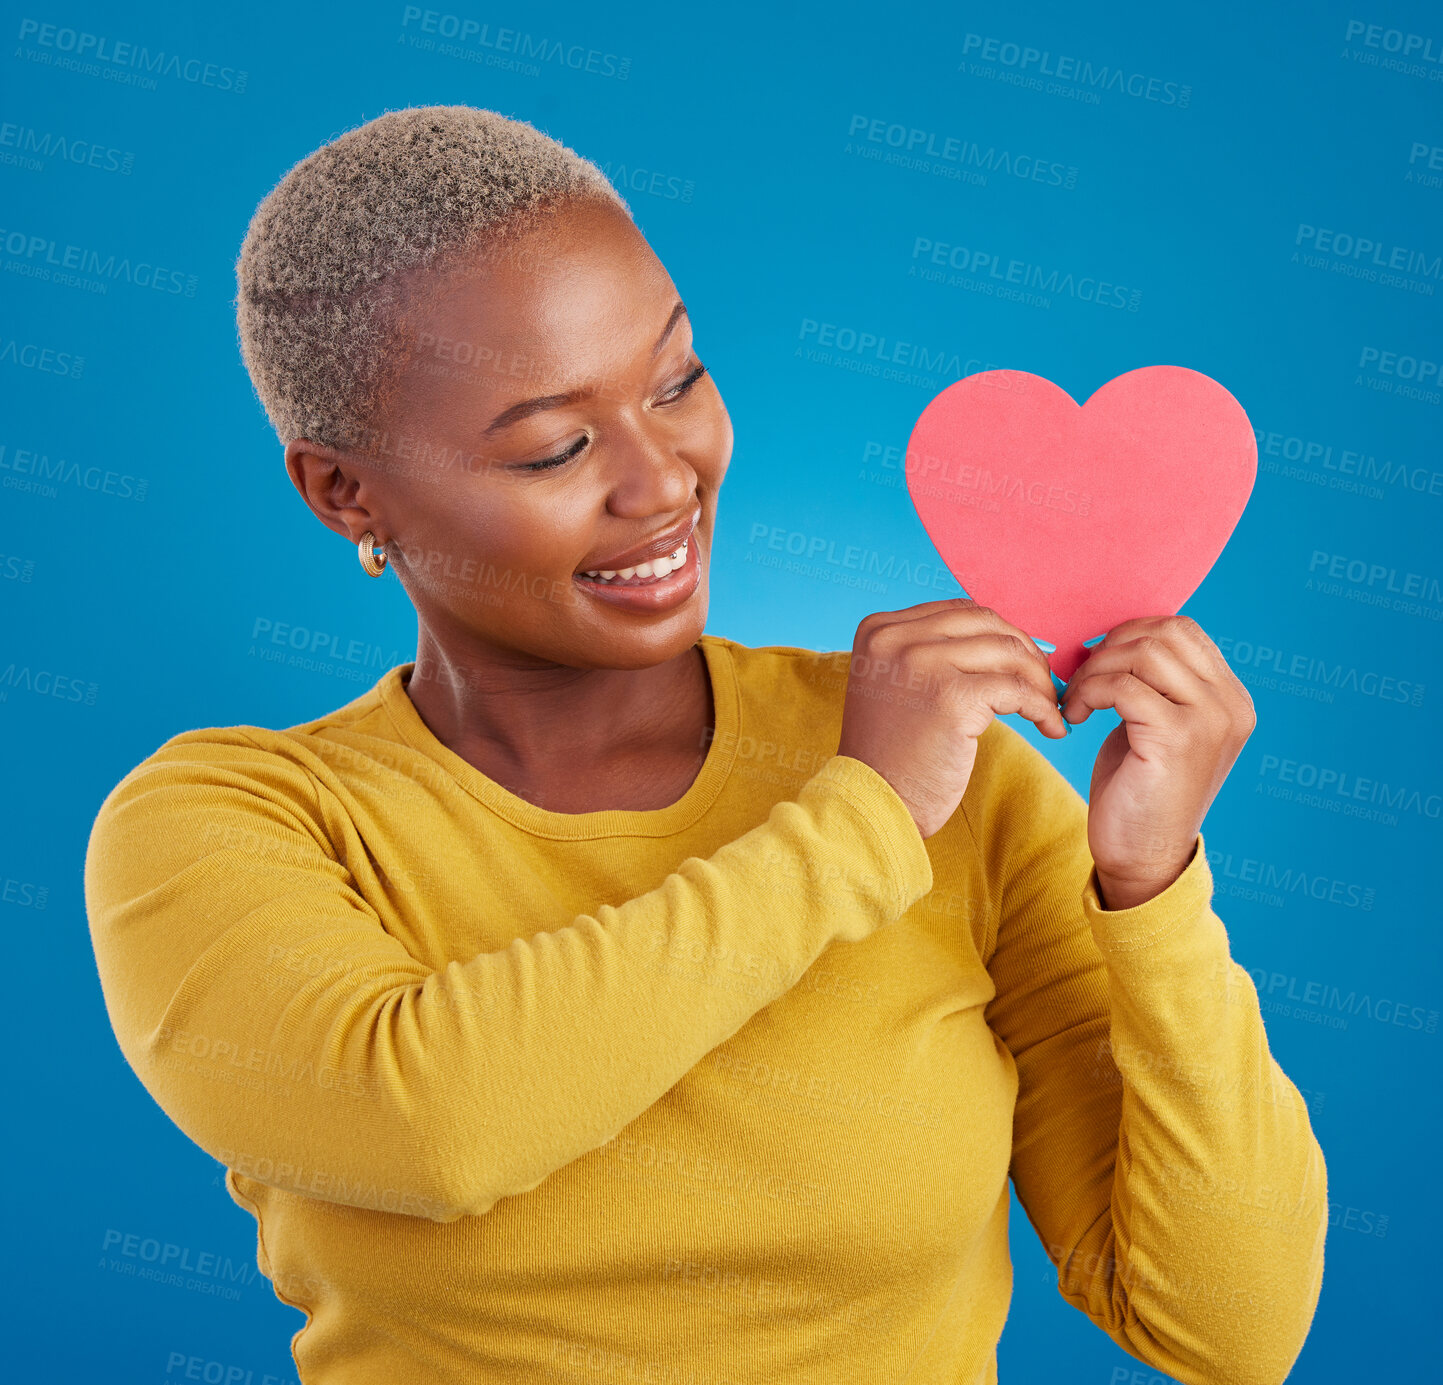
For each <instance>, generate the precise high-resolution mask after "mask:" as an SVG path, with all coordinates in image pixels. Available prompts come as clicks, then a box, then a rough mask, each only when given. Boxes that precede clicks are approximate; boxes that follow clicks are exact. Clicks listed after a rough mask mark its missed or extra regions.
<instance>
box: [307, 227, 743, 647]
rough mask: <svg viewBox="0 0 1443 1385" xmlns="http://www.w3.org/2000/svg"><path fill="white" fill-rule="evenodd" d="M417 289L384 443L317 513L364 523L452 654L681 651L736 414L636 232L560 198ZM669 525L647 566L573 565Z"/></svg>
mask: <svg viewBox="0 0 1443 1385" xmlns="http://www.w3.org/2000/svg"><path fill="white" fill-rule="evenodd" d="M421 287H422V289H423V291H422V292H420V293H418V294H416V295H415V297H414V299H413V301H412V304H411V306H410V308H409V309H407V310H406V311H405V314H404V324H405V330H406V333H407V336H408V340H409V343H410V350H409V352H408V355H407V364H406V367H405V369H404V371H403V373H402V374H401V375H400V376H399V377H398V380H397V389H396V392H395V399H394V402H392V403H391V404H390V406H389V407H388V408H387V410H386V413H385V418H384V422H383V430H384V435H385V437H386V439H387V443H386V446H385V447H384V448H380V449H377V450H375V451H374V453H373V458H372V464H370V465H364V464H363V465H360V466H351V467H349V468H347V467H345V466H342V468H341V469H340V470H341V472H342V473H344V472H346V471H349V477H346V476H345V475H344V474H343V475H342V476H341V477H340V479H339V480H334V481H333V482H332V484H334V485H339V486H340V487H341V489H340V490H339V491H334V492H332V493H331V499H332V500H333V501H334V500H337V499H339V500H342V501H345V502H348V503H347V504H340V505H337V507H336V510H335V513H334V516H333V517H332V518H331V519H328V520H327V522H328V523H330V524H331V527H333V528H340V529H342V530H343V531H344V532H346V533H347V535H348V537H350V538H351V539H352V540H353V541H354V540H356V539H359V537H360V535H361V533H362V532H363V531H364V530H365V529H367V528H370V529H372V530H373V531H374V532H375V533H376V536H377V542H378V543H380V544H382V545H383V546H384V548H385V551H386V554H387V557H388V559H389V560H390V563H391V565H392V566H393V567H394V568H395V570H396V573H397V575H398V577H399V578H400V580H401V581H402V583H403V584H404V585H405V588H406V591H407V593H408V594H409V596H410V598H411V600H412V602H413V603H414V604H415V606H416V611H417V614H418V617H419V619H420V621H421V623H422V626H423V627H424V628H425V629H426V630H427V631H429V633H430V635H431V636H432V637H433V638H434V639H435V640H436V641H437V642H439V644H440V645H441V647H442V649H443V650H445V651H446V652H447V653H448V654H449V655H450V656H451V658H452V659H453V660H455V661H457V662H459V663H465V662H466V659H467V657H468V655H470V654H472V653H474V654H475V655H476V656H479V657H488V656H489V657H499V658H501V659H503V660H506V661H508V662H512V663H516V662H520V663H522V664H528V663H531V662H532V661H535V662H537V663H552V664H562V665H567V666H571V667H577V668H642V667H649V666H651V665H653V664H657V663H660V662H662V661H664V660H667V659H670V658H674V657H677V656H678V655H680V654H682V653H684V652H685V651H686V650H687V649H688V648H690V646H691V645H693V644H694V643H695V642H696V641H697V639H698V638H699V637H700V635H701V633H702V631H703V629H704V627H705V624H706V612H707V597H708V586H707V569H708V559H709V557H710V554H711V546H712V533H713V528H714V524H715V518H716V504H717V492H718V490H719V489H720V487H721V483H722V479H723V477H724V476H725V474H726V469H727V465H728V463H729V461H730V459H731V450H732V428H731V420H730V418H729V417H728V416H727V411H726V408H725V406H724V405H723V404H722V400H721V396H720V394H719V393H718V392H717V388H716V385H715V384H714V383H713V381H712V379H711V377H710V376H709V375H708V374H707V373H706V372H705V370H704V368H703V366H702V362H701V359H700V357H699V356H698V355H697V353H696V351H695V349H694V346H693V341H692V324H691V319H690V317H689V316H688V314H687V312H686V310H685V309H684V308H683V307H681V306H680V299H679V295H678V294H677V291H676V287H675V285H674V284H673V283H672V281H671V278H670V276H669V275H668V274H667V272H666V270H665V269H663V268H662V265H661V263H660V261H658V259H657V258H656V256H655V255H654V254H653V253H652V250H651V248H650V246H648V245H647V243H646V240H645V239H644V238H643V237H642V235H641V233H640V232H639V231H638V230H637V229H636V227H635V225H634V224H633V223H632V222H631V221H630V220H629V219H628V218H627V217H626V216H625V215H624V213H622V212H620V211H618V210H614V209H611V208H609V207H605V206H602V205H598V204H593V203H586V202H582V203H572V204H569V205H567V206H566V207H564V208H562V209H560V210H558V211H557V212H555V213H553V214H551V215H549V216H548V217H547V219H546V220H545V221H544V222H543V223H542V224H541V225H540V226H538V227H537V228H536V229H534V230H532V231H530V232H528V233H527V234H526V235H525V236H524V237H522V238H521V239H519V240H517V241H516V242H515V243H514V244H512V245H510V246H508V247H504V248H503V249H501V250H500V251H499V252H491V253H488V254H486V256H485V257H484V260H481V259H478V260H475V261H473V262H470V263H467V264H465V265H463V266H461V267H460V269H458V270H456V271H454V272H452V273H450V274H448V275H446V276H444V277H438V276H434V275H433V276H432V277H431V278H430V279H428V280H425V281H421ZM296 447H297V445H296V444H292V450H294V449H296ZM296 474H297V472H296V469H295V467H294V465H293V467H292V475H293V477H294V476H296ZM298 484H300V482H299V481H298ZM303 493H304V487H303ZM308 499H310V500H311V502H312V504H313V505H314V504H315V496H314V495H310V496H308ZM323 518H325V516H324V515H323ZM693 519H695V527H694V529H693V528H692V523H693ZM336 521H339V523H337V522H336ZM688 533H689V536H688ZM672 534H679V535H681V536H684V537H686V554H685V558H684V560H683V562H682V564H681V566H680V567H678V568H677V570H676V571H675V572H673V573H671V574H669V575H667V576H664V577H662V578H661V579H660V580H656V579H655V578H654V577H653V579H652V580H650V581H648V580H647V579H646V577H645V575H644V574H634V575H633V576H632V577H631V578H629V579H628V578H621V577H617V578H614V579H612V580H611V581H606V580H604V579H599V578H587V577H585V576H584V575H583V574H584V573H585V572H586V571H588V570H593V569H601V568H605V569H608V570H614V564H613V562H612V560H613V559H616V558H619V557H620V558H625V557H626V556H627V555H629V554H630V553H632V552H633V551H634V550H637V549H639V548H648V549H649V548H651V547H652V546H653V541H654V540H658V541H665V545H666V551H668V552H671V551H673V550H674V549H675V547H676V546H677V544H676V543H674V542H672V541H670V540H669V539H668V538H667V536H669V535H672ZM627 565H628V566H629V565H631V564H630V563H628V564H627ZM622 570H624V569H622ZM518 656H520V657H519V659H518ZM528 656H529V657H528Z"/></svg>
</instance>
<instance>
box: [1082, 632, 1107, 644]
mask: <svg viewBox="0 0 1443 1385" xmlns="http://www.w3.org/2000/svg"><path fill="white" fill-rule="evenodd" d="M1106 638H1107V631H1106V630H1104V631H1103V632H1102V634H1100V635H1094V636H1093V637H1092V638H1091V639H1090V640H1083V642H1082V647H1083V648H1084V649H1091V648H1092V646H1093V645H1095V644H1101V643H1102V642H1103V640H1105V639H1106Z"/></svg>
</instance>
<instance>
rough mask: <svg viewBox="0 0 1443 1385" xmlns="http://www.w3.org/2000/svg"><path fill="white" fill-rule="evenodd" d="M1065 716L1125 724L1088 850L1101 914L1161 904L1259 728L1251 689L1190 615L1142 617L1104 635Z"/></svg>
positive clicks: (1100, 784) (1094, 802)
mask: <svg viewBox="0 0 1443 1385" xmlns="http://www.w3.org/2000/svg"><path fill="white" fill-rule="evenodd" d="M1061 707H1062V715H1063V717H1064V719H1065V720H1067V721H1068V722H1069V723H1071V724H1072V725H1080V724H1081V723H1082V722H1084V721H1086V720H1087V718H1088V716H1090V715H1091V713H1092V712H1094V711H1095V710H1097V709H1098V708H1100V707H1111V708H1113V709H1114V710H1115V711H1116V712H1117V714H1118V716H1120V717H1121V718H1122V724H1121V725H1120V726H1117V727H1114V728H1113V730H1112V731H1111V732H1110V733H1109V734H1108V737H1107V739H1106V740H1105V741H1103V743H1102V749H1101V750H1100V751H1099V752H1098V755H1097V763H1096V764H1095V765H1094V766H1093V770H1092V789H1091V793H1090V794H1089V796H1088V808H1087V844H1088V847H1089V849H1090V850H1091V852H1092V859H1093V863H1094V864H1095V865H1096V867H1097V879H1098V884H1099V886H1100V887H1101V890H1102V895H1103V900H1102V902H1103V906H1104V907H1105V908H1107V909H1129V908H1131V907H1132V906H1133V905H1136V904H1142V903H1145V902H1146V901H1147V900H1149V899H1152V898H1153V897H1154V896H1155V895H1159V894H1161V893H1162V892H1163V890H1165V889H1166V888H1167V887H1168V886H1169V885H1170V884H1172V882H1173V881H1174V880H1176V879H1177V878H1178V876H1179V875H1181V874H1182V872H1183V870H1184V869H1185V868H1186V867H1187V865H1188V863H1189V861H1191V860H1192V855H1193V851H1194V849H1195V847H1196V844H1197V835H1198V832H1199V831H1200V830H1201V828H1202V822H1203V818H1204V817H1205V816H1206V815H1207V810H1208V808H1209V807H1210V806H1211V804H1212V801H1213V799H1214V798H1216V797H1217V793H1218V790H1219V789H1220V788H1222V785H1223V780H1225V779H1226V778H1227V776H1228V771H1229V770H1231V769H1232V767H1233V764H1234V763H1235V761H1236V760H1237V758H1238V755H1239V754H1240V753H1241V752H1242V748H1243V746H1244V744H1245V743H1246V742H1247V739H1248V737H1249V736H1250V735H1251V734H1252V731H1253V727H1254V726H1256V725H1257V717H1256V715H1255V713H1254V711H1253V700H1252V698H1251V697H1250V696H1249V695H1248V690H1247V688H1245V687H1244V686H1243V684H1242V682H1241V681H1240V680H1239V678H1238V677H1237V675H1236V674H1235V673H1233V671H1232V669H1230V668H1229V667H1228V665H1227V661H1226V660H1225V659H1224V658H1223V656H1222V654H1221V653H1220V652H1219V651H1218V648H1217V646H1216V645H1215V644H1214V643H1213V642H1212V641H1211V640H1210V639H1209V638H1208V637H1207V636H1206V635H1205V634H1204V633H1203V632H1202V630H1201V628H1200V627H1199V626H1198V624H1197V622H1196V621H1194V620H1191V619H1190V618H1188V617H1187V616H1143V617H1139V618H1138V619H1136V620H1125V621H1123V622H1121V624H1119V625H1116V626H1114V627H1113V628H1112V629H1111V630H1109V631H1108V632H1107V637H1106V639H1105V640H1104V641H1103V642H1102V643H1101V644H1099V645H1097V646H1095V647H1094V648H1093V650H1092V652H1091V654H1090V655H1089V656H1088V658H1087V659H1086V660H1084V661H1083V663H1082V664H1081V665H1080V666H1079V667H1078V669H1077V672H1076V673H1074V674H1073V675H1072V681H1071V682H1069V683H1068V685H1067V689H1066V691H1065V692H1064V693H1063V696H1062V699H1061Z"/></svg>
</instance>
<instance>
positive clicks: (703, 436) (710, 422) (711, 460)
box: [687, 395, 733, 481]
mask: <svg viewBox="0 0 1443 1385" xmlns="http://www.w3.org/2000/svg"><path fill="white" fill-rule="evenodd" d="M713 397H714V400H715V403H714V405H713V407H711V408H709V409H708V410H706V411H705V413H704V415H703V417H702V418H701V420H699V422H698V426H697V431H696V435H695V437H694V439H693V442H692V446H691V448H690V449H689V451H690V452H691V454H692V455H691V456H689V457H688V459H687V460H688V461H690V462H691V463H692V465H693V466H695V467H696V468H697V469H698V470H702V469H703V468H704V469H705V472H706V474H707V475H708V476H710V477H711V478H712V479H713V481H719V480H720V479H721V477H722V476H723V475H724V474H725V472H726V469H727V465H728V463H729V462H730V461H731V455H732V441H733V438H732V421H731V415H730V414H728V413H727V410H726V405H725V404H723V403H722V401H721V396H720V395H714V396H713Z"/></svg>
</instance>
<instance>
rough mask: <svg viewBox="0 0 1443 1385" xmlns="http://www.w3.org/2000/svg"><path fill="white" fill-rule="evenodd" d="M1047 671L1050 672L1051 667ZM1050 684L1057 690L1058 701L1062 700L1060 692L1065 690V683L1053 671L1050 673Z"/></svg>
mask: <svg viewBox="0 0 1443 1385" xmlns="http://www.w3.org/2000/svg"><path fill="white" fill-rule="evenodd" d="M1048 672H1049V673H1052V670H1051V669H1048ZM1052 686H1053V688H1055V689H1056V691H1057V700H1058V701H1059V702H1060V701H1061V700H1062V694H1063V693H1065V692H1066V691H1067V684H1066V683H1064V682H1063V681H1062V679H1060V678H1059V677H1058V676H1057V675H1056V674H1055V673H1053V674H1052Z"/></svg>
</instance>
